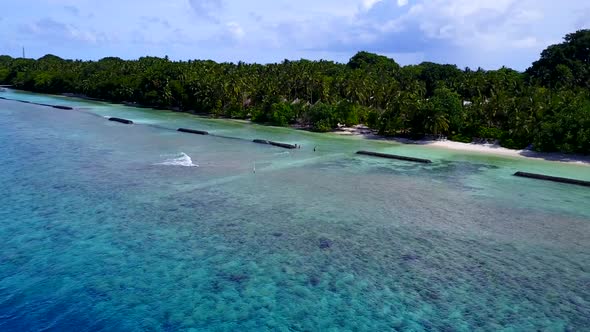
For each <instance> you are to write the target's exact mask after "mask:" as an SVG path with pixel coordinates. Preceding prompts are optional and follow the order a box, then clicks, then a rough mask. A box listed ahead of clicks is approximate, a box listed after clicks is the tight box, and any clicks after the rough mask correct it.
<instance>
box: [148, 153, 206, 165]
mask: <svg viewBox="0 0 590 332" xmlns="http://www.w3.org/2000/svg"><path fill="white" fill-rule="evenodd" d="M157 165H162V166H183V167H199V165H197V164H194V163H193V160H192V159H191V157H190V156H189V155H187V154H186V153H184V152H181V153H180V154H177V155H175V156H174V158H170V159H166V160H165V161H163V162H161V163H159V164H157Z"/></svg>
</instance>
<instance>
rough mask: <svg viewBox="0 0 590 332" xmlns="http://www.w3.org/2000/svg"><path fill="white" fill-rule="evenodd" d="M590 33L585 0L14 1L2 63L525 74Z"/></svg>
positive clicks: (5, 8)
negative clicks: (171, 62)
mask: <svg viewBox="0 0 590 332" xmlns="http://www.w3.org/2000/svg"><path fill="white" fill-rule="evenodd" d="M589 27H590V2H589V1H587V0H562V1H554V0H429V1H428V0H298V1H287V0H259V1H243V0H241V1H238V0H101V1H97V0H18V1H10V2H8V1H6V2H5V3H3V4H2V11H1V12H0V54H9V55H12V56H18V55H20V53H21V48H22V46H25V48H26V50H27V56H28V57H40V56H42V55H44V54H47V53H52V54H55V55H58V56H61V57H64V58H77V59H99V58H102V57H105V56H119V57H122V58H126V59H130V58H138V57H140V56H144V55H154V56H164V55H168V56H169V57H170V58H171V59H213V60H216V61H239V60H243V61H246V62H259V63H267V62H279V61H282V60H283V59H291V60H295V59H300V58H307V59H328V60H334V61H339V62H346V61H348V59H349V58H350V57H351V56H352V55H354V54H355V53H356V52H357V51H359V50H366V51H370V52H376V53H380V54H384V55H387V56H390V57H393V58H394V59H396V61H398V62H399V63H401V64H412V63H419V62H422V61H434V62H444V63H453V64H458V65H459V66H460V67H465V66H470V67H472V68H477V67H478V66H482V67H484V68H486V69H495V68H498V67H500V66H502V65H507V66H510V67H513V68H515V69H520V70H522V69H525V68H526V67H528V66H529V65H530V64H531V62H532V61H534V60H535V59H537V58H538V57H539V54H540V52H541V51H542V50H543V49H544V48H545V47H546V46H547V45H549V44H552V43H556V42H559V41H560V40H561V39H562V37H563V36H564V35H565V34H566V33H569V32H573V31H575V30H577V29H581V28H589Z"/></svg>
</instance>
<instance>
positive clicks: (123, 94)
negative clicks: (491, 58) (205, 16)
mask: <svg viewBox="0 0 590 332" xmlns="http://www.w3.org/2000/svg"><path fill="white" fill-rule="evenodd" d="M589 49H590V30H580V31H577V32H575V33H572V34H568V35H567V36H565V38H564V41H563V42H562V43H560V44H557V45H551V46H549V47H548V48H547V49H545V50H544V51H543V52H542V54H541V56H540V59H539V60H538V61H535V62H534V63H533V64H532V65H531V67H530V68H528V69H527V70H526V71H525V72H519V71H516V70H512V69H510V68H506V67H503V68H501V69H498V70H484V69H481V68H479V69H477V70H472V69H470V68H465V69H459V68H458V67H457V66H455V65H449V64H436V63H431V62H424V63H421V64H419V65H408V66H403V67H402V66H400V65H399V64H397V63H396V62H395V60H393V59H390V58H387V57H385V56H381V55H377V54H372V53H368V52H359V53H357V54H356V55H355V56H354V57H352V58H351V59H350V61H349V62H348V63H347V64H340V63H335V62H332V61H324V60H322V61H308V60H300V61H289V60H285V61H283V62H282V63H279V64H267V65H261V64H247V63H243V62H239V63H237V64H235V63H216V62H214V61H191V60H189V61H170V60H169V59H168V58H167V57H166V58H156V57H143V58H140V59H138V60H129V61H127V60H122V59H120V58H115V57H110V58H104V59H101V60H100V61H81V60H64V59H61V58H59V57H57V56H54V55H46V56H44V57H42V58H40V59H38V60H33V59H25V58H16V59H15V58H12V57H9V56H0V84H2V85H11V86H13V87H14V88H16V89H22V90H27V91H33V92H41V93H51V94H68V95H71V96H81V97H85V98H92V99H100V100H106V101H109V102H124V103H128V104H133V105H146V106H149V107H154V108H162V109H173V110H177V111H183V112H192V113H198V114H208V115H212V116H219V117H228V118H236V119H251V120H252V121H254V122H257V123H263V124H270V125H275V126H297V127H300V128H309V129H311V130H314V131H319V132H327V131H332V130H333V129H334V128H337V127H338V126H339V125H345V126H354V125H359V124H365V125H367V126H368V127H369V128H371V129H372V130H375V131H377V132H378V133H379V134H380V135H385V136H396V137H406V138H413V139H419V138H422V137H424V136H427V135H434V136H445V137H448V138H449V139H450V140H453V141H458V142H471V141H473V140H474V139H476V138H478V139H485V140H494V141H497V142H498V143H499V144H500V145H501V146H503V147H507V148H511V149H523V148H525V147H530V148H532V149H533V150H536V151H542V152H563V153H577V154H590V90H589V88H590V52H589Z"/></svg>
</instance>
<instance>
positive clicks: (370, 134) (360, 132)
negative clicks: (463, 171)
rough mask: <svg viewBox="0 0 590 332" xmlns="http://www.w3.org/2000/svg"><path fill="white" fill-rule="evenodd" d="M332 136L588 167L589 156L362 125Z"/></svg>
mask: <svg viewBox="0 0 590 332" xmlns="http://www.w3.org/2000/svg"><path fill="white" fill-rule="evenodd" d="M330 133H331V134H334V135H341V136H354V137H362V138H363V139H368V140H376V141H392V142H396V143H400V144H408V145H423V146H430V147H435V148H441V149H447V150H455V151H463V152H474V153H481V154H487V155H495V156H503V157H515V158H527V159H537V160H545V161H553V162H560V163H566V164H574V165H582V166H590V156H584V155H577V154H565V153H559V152H537V151H533V150H527V149H523V150H513V149H508V148H505V147H502V146H500V145H499V144H491V143H473V142H472V143H462V142H454V141H451V140H448V139H446V138H445V139H422V140H411V139H408V138H400V137H388V136H382V135H378V134H377V133H376V132H375V131H373V130H371V129H369V128H368V127H366V126H363V125H357V126H353V127H340V128H338V129H335V130H333V131H331V132H330Z"/></svg>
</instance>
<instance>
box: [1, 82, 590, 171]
mask: <svg viewBox="0 0 590 332" xmlns="http://www.w3.org/2000/svg"><path fill="white" fill-rule="evenodd" d="M20 91H23V90H20ZM27 92H28V91H27ZM33 93H35V92H33ZM55 96H58V97H66V98H71V99H80V100H83V101H95V102H105V103H109V104H119V105H122V106H127V107H135V108H151V109H154V110H167V111H170V112H179V110H177V109H170V108H165V109H162V108H154V107H151V106H145V105H140V104H137V103H130V102H122V103H115V102H110V101H108V100H101V99H98V98H92V97H88V96H84V95H76V94H67V93H66V94H61V95H55ZM3 99H6V98H3ZM45 106H52V105H45ZM182 113H186V114H190V115H195V116H205V117H209V118H213V119H215V118H219V117H211V116H209V115H208V114H198V113H193V112H186V111H185V112H182ZM221 118H222V119H226V120H232V121H239V122H242V123H251V124H253V122H252V121H251V120H249V119H232V118H223V117H221ZM286 128H290V129H295V130H304V131H308V130H309V129H308V128H306V127H301V126H297V125H295V126H289V127H286ZM328 134H333V135H340V136H354V137H361V138H363V139H368V140H375V141H391V142H396V143H400V144H408V145H423V146H430V147H435V148H441V149H447V150H455V151H463V152H472V153H481V154H487V155H495V156H503V157H514V158H526V159H536V160H544V161H553V162H559V163H566V164H573V165H581V166H590V155H588V156H584V155H577V154H565V153H559V152H537V151H533V150H527V149H523V150H513V149H508V148H505V147H502V146H500V145H498V144H491V143H474V142H472V143H462V142H455V141H451V140H448V139H446V138H445V139H422V140H412V139H408V138H401V137H390V136H382V135H379V134H377V133H376V132H375V131H374V130H372V129H370V128H368V127H367V126H364V125H356V126H352V127H345V126H343V127H339V128H337V129H334V130H332V131H331V132H328Z"/></svg>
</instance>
